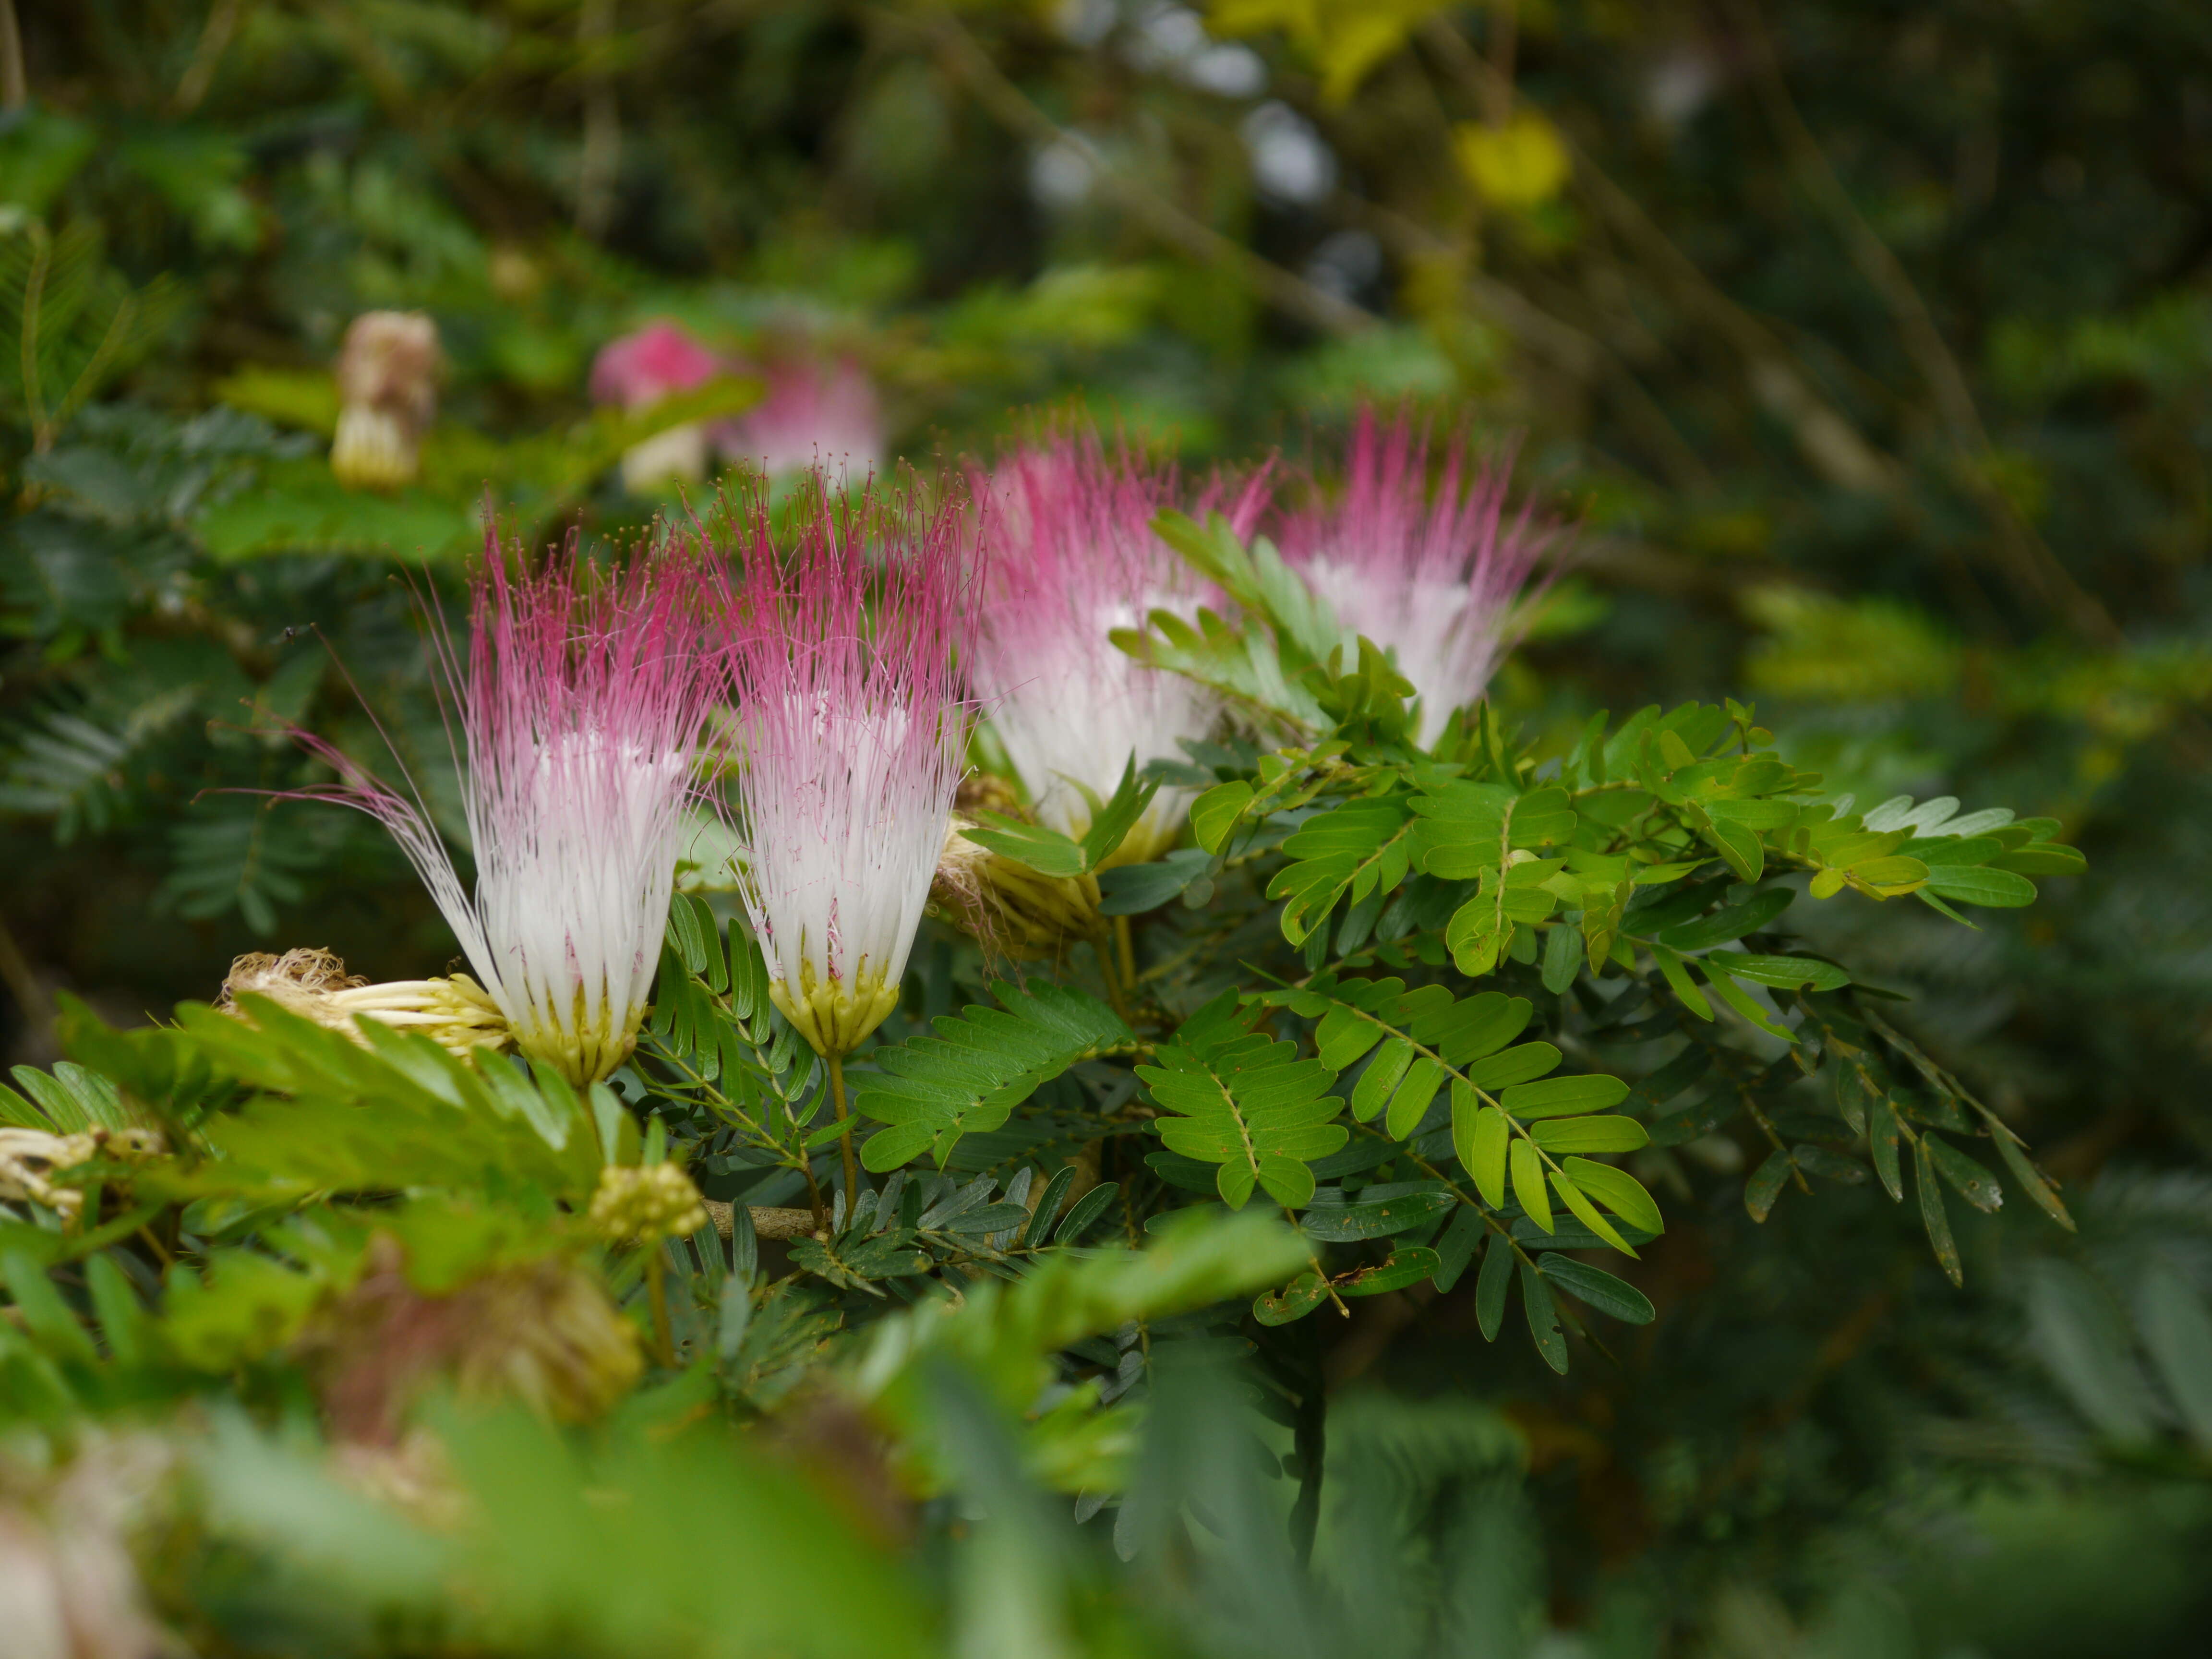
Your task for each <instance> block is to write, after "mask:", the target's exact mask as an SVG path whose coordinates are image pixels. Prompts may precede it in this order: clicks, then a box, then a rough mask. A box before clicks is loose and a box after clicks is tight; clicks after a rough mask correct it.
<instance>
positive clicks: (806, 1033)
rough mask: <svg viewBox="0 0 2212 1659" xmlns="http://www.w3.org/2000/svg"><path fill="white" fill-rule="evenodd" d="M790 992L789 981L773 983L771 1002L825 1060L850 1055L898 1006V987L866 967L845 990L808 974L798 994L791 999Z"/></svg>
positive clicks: (771, 984)
mask: <svg viewBox="0 0 2212 1659" xmlns="http://www.w3.org/2000/svg"><path fill="white" fill-rule="evenodd" d="M792 989H793V987H792V985H791V983H790V981H787V980H775V981H772V982H771V983H770V984H769V987H768V994H769V1000H770V1001H771V1002H773V1003H775V1006H776V1007H777V1008H778V1009H779V1010H780V1011H781V1012H782V1014H783V1017H784V1018H786V1019H787V1020H789V1021H790V1022H791V1023H792V1024H793V1025H794V1026H796V1027H797V1028H798V1030H799V1036H803V1037H805V1039H806V1041H807V1042H809V1043H810V1044H811V1045H812V1047H813V1049H814V1052H815V1053H816V1054H821V1055H823V1056H824V1057H825V1058H826V1057H829V1056H832V1055H842V1054H851V1053H852V1052H853V1050H854V1049H855V1048H859V1047H860V1040H861V1039H862V1038H863V1037H865V1036H867V1035H868V1033H869V1032H871V1031H872V1030H875V1029H876V1027H877V1026H878V1025H880V1024H883V1023H884V1020H885V1019H887V1018H890V1012H891V1010H892V1009H894V1008H896V1007H897V1006H898V987H897V986H896V985H893V984H890V983H888V982H887V981H885V980H884V976H883V975H881V974H879V973H878V972H876V971H875V970H873V969H871V968H870V967H869V966H868V964H867V963H865V962H863V963H861V964H860V972H859V973H858V974H856V975H854V977H853V981H852V983H850V984H849V985H848V984H846V983H844V982H843V981H838V980H829V981H817V980H816V979H815V977H814V975H813V973H812V972H811V970H807V971H806V973H805V982H803V983H802V984H801V985H800V986H799V994H798V995H796V996H793V994H792Z"/></svg>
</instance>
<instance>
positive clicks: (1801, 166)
mask: <svg viewBox="0 0 2212 1659" xmlns="http://www.w3.org/2000/svg"><path fill="white" fill-rule="evenodd" d="M1735 11H1736V15H1737V16H1738V18H1739V19H1740V21H1741V23H1742V25H1743V28H1744V33H1745V34H1746V36H1747V38H1748V40H1749V41H1750V43H1751V46H1752V49H1753V50H1752V56H1753V62H1754V64H1755V66H1756V68H1757V70H1758V74H1757V75H1756V76H1754V77H1753V82H1754V85H1755V86H1756V88H1757V89H1758V92H1759V101H1760V103H1761V104H1762V105H1763V106H1765V111H1766V114H1767V118H1768V119H1769V121H1771V123H1772V125H1773V126H1774V129H1775V131H1776V133H1777V134H1778V136H1779V137H1780V138H1781V140H1782V143H1783V148H1784V149H1785V150H1786V151H1787V152H1788V153H1789V155H1790V160H1791V162H1792V164H1793V165H1794V166H1795V167H1796V170H1797V173H1798V174H1799V176H1800V177H1801V178H1802V179H1803V180H1804V182H1805V185H1806V186H1807V188H1808V190H1809V191H1811V193H1812V196H1813V198H1814V201H1816V202H1817V203H1819V204H1820V207H1821V209H1822V210H1823V211H1825V212H1826V214H1827V216H1828V217H1829V218H1830V220H1831V221H1832V222H1833V223H1834V225H1835V227H1836V231H1837V234H1838V235H1839V236H1840V237H1841V238H1842V239H1843V242H1844V248H1845V250H1846V251H1847V252H1849V253H1850V258H1851V263H1852V264H1855V265H1857V267H1858V269H1859V273H1860V274H1861V275H1862V276H1864V277H1865V278H1866V279H1867V282H1868V283H1869V286H1871V287H1872V288H1873V289H1874V290H1875V293H1876V294H1878V295H1880V296H1881V300H1882V302H1883V303H1884V304H1885V305H1887V307H1889V312H1890V316H1891V318H1892V319H1893V321H1894V322H1895V324H1896V325H1897V331H1898V335H1899V338H1900V339H1901V340H1902V341H1903V342H1904V344H1905V353H1906V355H1907V356H1910V357H1911V359H1912V362H1913V366H1914V367H1915V368H1917V369H1918V370H1919V372H1920V376H1921V379H1922V380H1924V381H1926V382H1927V385H1928V389H1929V394H1930V395H1931V396H1932V397H1933V398H1935V400H1936V412H1937V413H1938V414H1939V415H1940V416H1941V417H1942V424H1943V428H1944V433H1945V435H1946V437H1948V440H1949V441H1950V443H1951V447H1952V448H1953V450H1954V453H1955V454H1956V457H1957V459H1958V463H1959V465H1958V467H1957V469H1956V474H1957V477H1958V479H1959V481H1960V483H1962V484H1963V485H1964V486H1965V488H1966V490H1967V492H1968V493H1969V494H1970V495H1972V496H1973V497H1974V498H1975V500H1976V501H1977V502H1978V504H1979V505H1980V506H1981V507H1982V509H1983V510H1984V512H1985V513H1988V515H1989V517H1990V521H1991V524H1992V526H1993V528H1994V529H1995V530H1996V546H1997V550H1998V551H1999V552H2000V554H2001V555H2002V557H2003V559H2004V562H2005V563H2006V564H2007V565H2008V567H2009V573H2008V574H2011V575H2013V576H2014V577H2015V579H2016V580H2019V581H2020V582H2021V583H2022V584H2023V585H2025V586H2027V587H2028V588H2029V590H2030V591H2032V592H2035V593H2036V594H2037V595H2038V596H2039V597H2040V598H2041V599H2043V601H2044V602H2045V604H2046V605H2049V606H2050V607H2051V609H2052V610H2053V611H2057V613H2058V615H2059V616H2060V617H2061V618H2062V619H2063V621H2064V622H2065V623H2066V624H2067V625H2068V626H2069V628H2071V629H2073V630H2074V631H2075V633H2077V634H2079V635H2081V636H2082V637H2084V638H2085V639H2087V640H2089V641H2092V642H2093V643H2095V644H2098V645H2112V644H2116V643H2118V641H2119V639H2120V630H2119V627H2118V624H2117V623H2114V622H2113V620H2112V614H2111V612H2109V611H2106V609H2105V607H2104V605H2102V604H2101V603H2100V602H2099V601H2098V600H2097V599H2095V598H2094V597H2093V595H2091V594H2090V593H2089V592H2087V590H2086V589H2084V588H2083V587H2082V586H2081V584H2080V583H2078V582H2076V581H2075V580H2074V576H2073V573H2072V572H2071V571H2069V570H2068V569H2067V568H2066V567H2065V566H2064V565H2063V564H2062V563H2061V562H2059V560H2058V557H2057V555H2056V554H2054V553H2052V552H2051V549H2050V547H2049V545H2048V544H2045V541H2044V540H2043V538H2042V537H2040V536H2039V535H2038V534H2036V532H2035V531H2034V529H2033V526H2030V525H2028V524H2027V521H2026V520H2023V519H2022V518H2021V516H2020V513H2019V512H2018V510H2017V509H2016V508H2015V507H2014V506H2013V504H2012V502H2011V501H2010V500H2008V498H2007V497H2006V495H2005V494H2004V492H2003V491H2002V489H1999V488H1998V487H1997V486H1996V483H1994V482H1993V481H1992V480H1991V479H1990V477H1989V476H1988V474H1987V471H1986V469H1985V467H1984V465H1983V463H1984V460H1985V459H1987V457H1988V455H1989V453H1990V435H1989V432H1988V429H1987V428H1984V425H1983V424H1982V417H1981V412H1980V410H1978V409H1977V408H1976V407H1975V404H1974V395H1973V392H1972V388H1971V387H1970V386H1968V385H1967V383H1966V371H1965V369H1964V368H1961V367H1960V362H1959V359H1958V357H1957V356H1956V355H1955V354H1954V353H1953V351H1952V350H1951V348H1950V346H1949V344H1948V343H1947V342H1946V341H1945V340H1944V338H1943V331H1942V329H1941V328H1939V327H1937V326H1936V319H1935V317H1934V315H1933V314H1932V313H1930V312H1929V308H1928V302H1927V301H1925V300H1924V299H1923V298H1922V297H1921V294H1920V290H1919V289H1918V288H1917V286H1916V285H1915V284H1914V283H1913V281H1912V278H1911V275H1910V274H1909V273H1908V272H1907V271H1906V270H1905V265H1904V263H1903V262H1902V261H1901V260H1899V258H1898V257H1897V255H1896V253H1895V252H1893V250H1892V249H1891V247H1890V246H1889V244H1888V243H1887V242H1886V241H1884V240H1882V237H1881V233H1880V232H1879V231H1877V230H1875V228H1874V226H1873V225H1871V224H1870V223H1869V222H1868V221H1867V217H1866V216H1865V215H1864V214H1863V213H1861V212H1860V211H1859V208H1858V204H1857V202H1855V201H1853V200H1852V199H1851V193H1850V190H1849V189H1847V188H1846V187H1845V185H1844V181H1843V179H1841V178H1840V177H1839V176H1838V174H1837V173H1836V169H1835V167H1834V166H1833V164H1832V163H1831V162H1830V161H1829V160H1828V155H1827V152H1826V149H1823V148H1822V147H1821V144H1820V140H1819V138H1817V137H1815V136H1814V132H1813V130H1812V128H1811V127H1809V126H1808V125H1806V122H1805V118H1804V116H1803V115H1802V113H1800V112H1799V111H1798V108H1797V103H1796V99H1794V98H1792V97H1791V96H1790V86H1789V82H1787V80H1785V79H1784V76H1783V73H1782V64H1781V60H1780V58H1779V57H1778V55H1777V54H1776V52H1775V50H1774V43H1773V40H1772V38H1771V36H1770V35H1769V34H1768V33H1767V31H1766V26H1765V20H1764V19H1763V18H1761V16H1760V15H1759V10H1758V8H1757V7H1756V6H1754V5H1752V4H1750V3H1748V0H1745V3H1741V4H1739V5H1738V6H1737V7H1736V8H1735Z"/></svg>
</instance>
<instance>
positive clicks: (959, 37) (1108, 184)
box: [878, 5, 1380, 336]
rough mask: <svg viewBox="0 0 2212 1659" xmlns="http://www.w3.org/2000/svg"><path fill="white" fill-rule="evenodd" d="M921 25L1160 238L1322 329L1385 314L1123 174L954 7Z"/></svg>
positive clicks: (978, 84)
mask: <svg viewBox="0 0 2212 1659" xmlns="http://www.w3.org/2000/svg"><path fill="white" fill-rule="evenodd" d="M878 16H880V17H882V18H884V20H885V21H890V22H893V23H896V24H899V25H902V26H905V27H915V26H916V20H915V19H914V18H911V17H906V16H901V15H896V14H893V13H890V12H880V13H878ZM919 27H921V31H922V33H924V34H925V35H926V36H927V39H928V40H929V41H930V42H931V44H932V45H933V46H934V47H935V49H936V52H937V56H938V59H939V63H941V64H943V65H944V67H945V71H946V72H947V73H948V74H950V75H951V76H953V77H954V78H955V79H956V80H957V81H960V82H963V83H964V84H965V85H966V87H967V88H968V89H969V92H971V93H973V94H975V101H976V102H977V103H978V104H980V105H981V106H982V107H983V110H984V112H985V113H987V114H988V115H989V116H990V117H991V118H993V119H994V120H995V121H997V122H998V123H999V125H1001V126H1003V127H1005V128H1006V129H1007V131H1011V132H1012V133H1014V134H1016V135H1017V136H1018V137H1023V138H1026V139H1028V140H1029V141H1030V143H1034V144H1036V145H1039V146H1040V147H1042V146H1049V145H1066V147H1068V148H1069V149H1073V151H1074V152H1075V153H1077V154H1078V155H1081V156H1082V157H1083V158H1084V160H1085V161H1087V162H1088V163H1090V165H1091V170H1092V176H1093V177H1094V178H1095V179H1097V183H1098V186H1099V188H1100V189H1101V190H1103V191H1104V192H1105V193H1106V194H1107V195H1108V196H1109V197H1112V198H1113V200H1114V201H1115V203H1117V204H1119V205H1120V206H1121V208H1122V210H1124V211H1126V212H1127V213H1128V214H1129V215H1130V216H1131V217H1133V218H1134V219H1137V220H1139V221H1140V222H1142V223H1143V224H1144V225H1145V227H1146V228H1147V229H1149V230H1150V231H1151V232H1152V234H1154V235H1156V236H1158V238H1159V239H1160V240H1162V241H1164V242H1166V243H1168V244H1170V246H1174V247H1176V248H1177V249H1180V250H1181V251H1182V252H1183V253H1185V254H1187V255H1188V256H1189V257H1190V258H1193V259H1194V260H1196V261H1197V262H1198V263H1199V264H1206V265H1212V266H1216V267H1218V268H1219V269H1221V270H1227V271H1230V272H1231V273H1233V274H1234V275H1235V276H1237V277H1239V278H1240V279H1241V280H1242V281H1243V283H1244V284H1245V286H1247V287H1248V288H1249V289H1251V290H1252V291H1253V292H1254V293H1255V294H1256V295H1259V296H1260V297H1261V299H1262V300H1265V301H1267V303H1268V304H1269V305H1271V306H1273V307H1275V308H1276V309H1277V310H1278V311H1280V312H1283V313H1285V314H1286V315H1288V316H1291V317H1295V318H1297V319H1298V320H1299V321H1301V322H1304V323H1306V324H1308V325H1310V326H1311V327H1314V328H1316V329H1318V330H1320V331H1322V333H1324V334H1334V335H1340V336H1341V335H1352V334H1358V333H1363V332H1364V331H1367V330H1368V329H1370V328H1373V327H1374V326H1376V324H1377V322H1378V321H1379V320H1380V319H1378V318H1376V315H1375V313H1372V312H1370V311H1368V310H1366V309H1365V308H1364V307H1360V306H1357V305H1354V304H1352V302H1351V301H1348V300H1345V299H1342V298H1340V297H1339V296H1338V295H1334V294H1331V293H1330V292H1329V291H1328V289H1324V288H1321V287H1318V286H1316V284H1314V283H1310V282H1308V281H1306V279H1305V278H1304V277H1303V276H1299V275H1298V274H1297V272H1296V271H1293V270H1285V268H1284V267H1283V266H1281V265H1279V264H1275V263H1274V262H1273V260H1271V259H1267V258H1261V256H1260V255H1259V254H1257V253H1255V252H1253V251H1252V250H1251V249H1250V248H1249V247H1247V246H1244V244H1243V243H1242V242H1239V241H1237V240H1235V239H1234V238H1233V237H1229V236H1225V235H1223V234H1221V232H1219V231H1218V230H1216V229H1214V228H1213V227H1212V226H1211V225H1209V224H1207V223H1206V222H1205V221H1204V220H1202V219H1200V218H1199V217H1198V216H1196V215H1194V214H1192V213H1188V212H1186V211H1185V210H1183V209H1182V208H1180V207H1178V206H1176V204H1174V203H1173V202H1170V201H1169V200H1168V199H1167V198H1166V197H1164V196H1161V195H1160V194H1158V192H1157V191H1153V190H1152V189H1150V188H1149V187H1147V186H1146V185H1143V184H1141V183H1139V181H1138V180H1136V179H1132V178H1130V177H1129V176H1128V175H1127V173H1121V172H1117V171H1116V170H1115V168H1114V167H1113V166H1112V164H1111V163H1110V162H1109V161H1108V160H1107V158H1106V157H1105V156H1104V155H1101V154H1100V153H1099V151H1098V148H1097V145H1095V144H1093V143H1091V141H1090V140H1089V139H1088V138H1086V137H1084V136H1083V135H1082V134H1081V133H1079V132H1077V131H1073V129H1071V128H1068V127H1063V126H1061V125H1060V123H1058V122H1057V121H1055V120H1054V119H1053V118H1051V117H1050V116H1049V115H1047V114H1046V113H1045V112H1043V111H1042V109H1039V108H1038V107H1037V106H1036V104H1035V103H1033V102H1032V101H1031V100H1030V98H1029V95H1028V94H1025V93H1024V92H1023V91H1022V89H1021V88H1019V87H1017V86H1016V85H1015V84H1014V83H1013V82H1012V81H1010V80H1009V79H1007V78H1006V75H1005V74H1004V73H1003V72H1001V71H1000V68H999V66H998V65H997V64H995V63H994V62H993V61H992V60H991V56H990V54H989V53H988V52H985V51H984V50H983V48H982V47H981V46H980V45H979V44H978V43H977V42H976V40H975V36H974V35H972V34H970V33H969V32H968V29H967V27H966V26H965V25H963V23H962V22H961V21H960V20H959V19H958V18H957V17H955V16H954V15H952V14H951V12H950V11H947V10H945V9H944V8H943V7H941V6H937V5H931V6H928V7H926V8H925V9H923V11H922V14H921V19H920V21H919Z"/></svg>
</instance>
